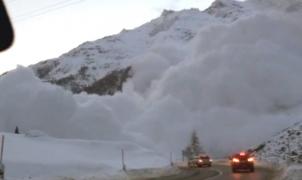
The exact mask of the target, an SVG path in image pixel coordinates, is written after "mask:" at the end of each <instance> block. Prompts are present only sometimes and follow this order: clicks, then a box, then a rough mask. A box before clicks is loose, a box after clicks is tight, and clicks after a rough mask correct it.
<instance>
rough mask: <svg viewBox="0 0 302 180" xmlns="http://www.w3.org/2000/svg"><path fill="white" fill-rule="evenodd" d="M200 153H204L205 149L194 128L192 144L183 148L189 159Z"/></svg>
mask: <svg viewBox="0 0 302 180" xmlns="http://www.w3.org/2000/svg"><path fill="white" fill-rule="evenodd" d="M200 153H203V149H202V148H201V146H200V142H199V138H198V136H197V132H196V131H195V130H194V131H193V132H192V135H191V139H190V144H189V145H188V146H187V147H186V148H185V150H183V155H184V156H185V157H187V158H188V159H192V158H193V157H194V156H198V155H199V154H200Z"/></svg>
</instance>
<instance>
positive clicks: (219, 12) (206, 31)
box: [0, 0, 302, 157]
mask: <svg viewBox="0 0 302 180" xmlns="http://www.w3.org/2000/svg"><path fill="white" fill-rule="evenodd" d="M299 3H300V1H285V0H279V1H270V0H268V1H260V0H250V1H247V2H237V1H231V0H218V1H216V2H215V3H214V4H213V6H212V7H211V8H209V9H207V10H206V11H203V12H200V11H198V10H196V9H191V10H184V11H180V12H174V11H165V12H164V13H163V14H162V16H161V17H160V18H158V19H156V20H154V21H151V22H150V23H147V24H145V25H143V26H141V27H139V28H137V29H134V30H129V31H123V32H121V33H120V34H119V35H116V36H113V37H109V38H105V39H101V40H98V41H96V42H91V43H85V44H83V45H81V46H79V47H78V48H76V49H74V50H72V51H71V52H69V53H67V54H65V55H63V56H61V57H59V58H58V59H54V60H51V61H47V62H43V63H39V64H37V65H36V66H35V65H33V66H32V67H29V68H25V67H19V68H17V69H16V70H14V71H12V72H9V73H7V74H6V75H3V76H1V77H0V89H1V94H0V114H1V118H0V128H1V129H0V130H1V131H5V132H8V131H12V130H13V129H14V128H15V126H18V127H19V128H20V129H21V130H22V131H23V132H27V131H29V130H32V129H34V130H40V131H43V132H45V133H47V134H49V135H50V136H54V137H58V138H73V139H75V138H77V139H86V140H91V139H93V140H106V141H112V142H120V141H129V142H132V143H135V144H139V146H142V147H144V148H146V149H149V150H150V151H155V152H158V153H159V154H160V155H164V154H167V153H169V152H171V151H173V152H174V153H175V154H177V155H178V156H180V152H181V150H182V148H183V147H185V145H186V144H187V141H188V138H189V134H190V133H191V132H192V131H193V130H194V129H195V130H196V131H197V132H198V134H199V135H200V139H201V141H202V145H203V147H204V149H205V150H206V151H207V152H208V153H209V154H211V155H213V156H216V157H225V156H226V155H228V154H229V153H232V152H234V151H238V150H241V149H246V148H248V147H251V146H253V145H255V144H260V143H262V142H263V141H265V140H267V139H269V138H270V137H271V136H272V135H274V134H276V133H278V132H280V131H281V130H283V129H285V128H286V127H288V126H290V125H291V124H293V123H295V122H298V121H300V120H299V119H300V117H301V112H302V111H301V110H302V104H301V102H302V83H301V78H300V77H301V76H302V72H301V69H302V61H301V57H302V36H301V32H302V23H301V21H300V20H301V15H302V13H301V12H302V11H301V9H302V8H299V6H295V8H293V6H294V5H295V4H299ZM217 4H220V5H219V6H218V5H217ZM98 50H100V51H99V53H100V54H98V53H97V51H98ZM90 53H91V54H93V55H89V54H90ZM87 54H88V55H87ZM111 58H112V59H111ZM97 59H101V60H100V61H98V60H97ZM102 60H104V61H102ZM111 61H113V62H111ZM51 62H53V63H54V62H55V63H54V64H55V65H53V66H52V64H51ZM108 62H109V64H108ZM46 65H47V66H46ZM87 65H91V67H90V66H89V67H88V69H87V73H86V75H87V76H81V75H79V74H77V72H79V70H80V69H81V67H83V66H87ZM93 65H95V66H96V67H95V68H93V67H92V66H93ZM106 65H107V66H106ZM127 66H131V67H132V71H133V72H132V73H133V74H132V76H131V78H129V79H127V81H126V82H124V83H123V89H122V91H121V92H116V93H115V94H114V95H113V96H109V95H105V96H98V95H91V94H90V95H89V94H87V93H85V92H82V93H80V94H72V93H71V92H70V91H68V90H66V89H63V88H62V87H59V86H56V85H53V84H50V83H48V82H49V81H52V80H60V78H64V77H70V75H73V77H74V79H72V83H78V85H89V84H91V83H93V81H94V80H98V79H99V78H102V77H104V76H105V75H106V74H107V73H108V72H111V71H113V70H116V69H121V68H123V67H127ZM41 67H47V68H49V69H47V68H46V70H49V71H46V72H48V74H47V73H46V75H45V74H44V75H45V76H43V77H41V74H40V78H42V80H41V79H39V78H37V77H36V76H35V75H36V74H37V72H39V69H40V68H41ZM52 68H53V69H52ZM32 69H33V70H34V72H32ZM40 70H41V69H40ZM44 70H45V69H44ZM60 70H61V71H60ZM56 72H57V74H56ZM34 73H35V74H34ZM67 79H68V78H67ZM45 81H46V82H45ZM63 86H64V85H63ZM64 88H66V87H65V86H64ZM67 89H68V87H67Z"/></svg>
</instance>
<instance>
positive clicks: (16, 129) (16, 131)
mask: <svg viewBox="0 0 302 180" xmlns="http://www.w3.org/2000/svg"><path fill="white" fill-rule="evenodd" d="M15 134H20V132H19V128H18V126H16V128H15Z"/></svg>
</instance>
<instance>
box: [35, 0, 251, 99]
mask: <svg viewBox="0 0 302 180" xmlns="http://www.w3.org/2000/svg"><path fill="white" fill-rule="evenodd" d="M247 11H248V10H246V8H244V6H243V5H241V3H240V2H236V1H228V0H218V1H216V2H214V3H213V5H212V6H211V7H210V8H208V9H207V10H205V11H203V12H202V11H199V10H198V9H190V10H183V11H179V12H174V11H169V10H165V11H164V12H163V13H162V15H161V16H160V17H159V18H157V19H155V20H152V21H151V22H149V23H146V24H144V25H142V26H140V27H138V28H136V29H133V30H123V31H122V32H121V33H120V34H117V35H113V36H109V37H105V38H102V39H100V40H97V41H93V42H86V43H84V44H82V45H80V46H79V47H77V48H75V49H73V50H71V51H70V52H68V53H66V54H64V55H62V56H60V57H59V58H56V59H52V60H47V61H43V62H40V63H38V64H35V65H33V66H31V67H32V68H33V69H34V71H35V72H36V74H37V76H38V77H40V78H41V79H43V80H45V81H49V82H51V83H54V84H58V85H60V86H63V87H65V88H67V89H70V90H72V91H73V92H75V93H78V92H81V91H86V89H87V88H89V89H97V90H95V91H86V92H88V93H97V94H100V95H103V94H108V92H109V90H101V89H99V88H95V87H99V86H98V85H96V84H94V83H95V82H97V81H102V79H103V78H104V77H106V76H107V79H108V78H109V79H117V78H119V77H118V76H122V78H120V79H121V80H120V81H114V82H112V83H111V85H110V88H111V89H112V90H114V91H118V90H119V91H120V90H122V88H116V87H117V86H118V87H122V84H123V83H124V82H125V81H126V80H127V79H128V78H129V77H131V76H133V75H135V69H131V71H126V69H127V68H128V69H129V68H131V67H132V66H133V63H134V62H133V59H136V60H135V61H138V60H137V59H139V58H140V56H141V55H143V54H145V53H146V52H150V51H152V49H156V48H157V49H158V46H159V45H161V46H162V45H164V44H176V45H179V46H182V47H186V45H187V44H188V43H189V42H190V41H191V40H192V39H193V38H194V37H195V35H196V34H197V32H198V31H199V30H200V29H201V28H202V27H204V26H209V25H211V24H217V23H229V22H232V21H234V20H236V19H238V18H240V17H241V16H243V15H244V14H245V15H246V12H247ZM173 58H176V59H173V60H172V61H181V60H183V59H184V58H185V55H182V56H180V57H173ZM113 71H115V72H122V73H124V74H123V75H121V74H120V73H115V74H112V72H113ZM125 71H126V72H125ZM110 92H111V93H109V94H112V91H110Z"/></svg>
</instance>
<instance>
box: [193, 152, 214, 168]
mask: <svg viewBox="0 0 302 180" xmlns="http://www.w3.org/2000/svg"><path fill="white" fill-rule="evenodd" d="M188 166H189V167H211V166H212V159H211V158H210V157H209V156H208V155H204V154H202V155H198V156H195V157H194V158H193V159H191V160H189V162H188Z"/></svg>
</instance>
